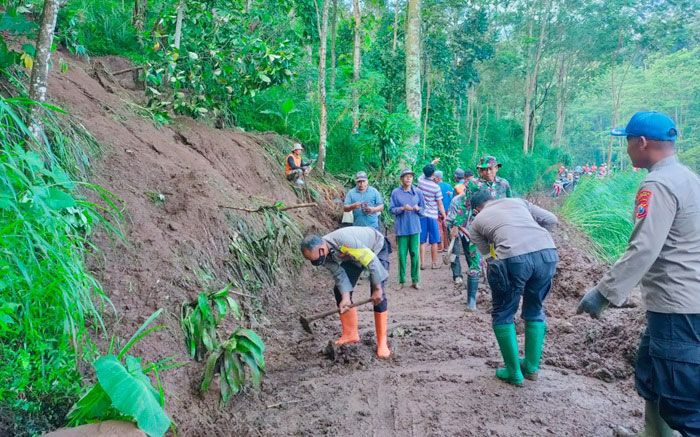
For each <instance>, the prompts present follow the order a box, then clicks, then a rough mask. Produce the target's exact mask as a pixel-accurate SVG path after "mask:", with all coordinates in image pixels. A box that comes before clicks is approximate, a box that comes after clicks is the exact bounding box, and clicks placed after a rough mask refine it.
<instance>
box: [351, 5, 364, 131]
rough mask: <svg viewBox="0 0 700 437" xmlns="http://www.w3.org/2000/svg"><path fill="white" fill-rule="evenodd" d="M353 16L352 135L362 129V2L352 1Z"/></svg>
mask: <svg viewBox="0 0 700 437" xmlns="http://www.w3.org/2000/svg"><path fill="white" fill-rule="evenodd" d="M352 15H353V17H354V19H355V38H354V41H353V50H352V133H353V134H356V133H357V129H358V128H359V127H360V90H359V82H360V65H361V62H362V58H361V53H360V48H361V47H360V45H361V41H362V17H361V15H360V0H352Z"/></svg>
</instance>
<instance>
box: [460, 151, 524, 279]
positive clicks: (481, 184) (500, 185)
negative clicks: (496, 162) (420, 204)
mask: <svg viewBox="0 0 700 437" xmlns="http://www.w3.org/2000/svg"><path fill="white" fill-rule="evenodd" d="M483 160H484V158H482V161H483ZM482 189H488V190H489V191H490V192H491V195H492V196H493V198H494V199H503V198H505V197H513V195H512V192H511V189H510V184H509V183H508V181H507V180H505V179H503V178H500V177H498V176H496V179H495V180H494V181H493V182H488V181H486V180H484V179H481V178H479V179H471V180H470V181H469V182H468V184H467V189H466V190H465V192H464V194H463V195H460V196H457V197H455V198H454V199H453V200H452V203H451V204H450V213H448V214H447V222H448V226H449V227H452V226H454V225H457V226H462V227H464V228H466V229H467V230H469V228H470V227H471V223H472V220H473V219H474V216H473V214H472V208H471V205H470V199H471V197H472V195H473V194H474V193H476V192H477V191H479V190H482ZM466 258H467V264H468V265H469V276H476V275H478V274H479V269H480V263H481V256H480V255H479V251H478V250H477V248H476V246H475V245H474V244H472V243H471V242H470V243H469V252H468V253H467V254H466ZM456 262H459V261H456Z"/></svg>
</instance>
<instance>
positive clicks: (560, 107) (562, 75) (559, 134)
mask: <svg viewBox="0 0 700 437" xmlns="http://www.w3.org/2000/svg"><path fill="white" fill-rule="evenodd" d="M558 61H559V62H558V63H559V69H558V70H557V119H556V127H555V129H554V139H553V141H552V143H553V144H552V145H553V146H554V147H561V145H562V138H563V137H564V122H565V119H566V94H567V93H566V87H567V73H568V71H567V70H568V69H567V65H566V56H565V55H564V54H563V53H561V54H560V55H559V60H558Z"/></svg>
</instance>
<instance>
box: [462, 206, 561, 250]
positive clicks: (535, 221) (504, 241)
mask: <svg viewBox="0 0 700 437" xmlns="http://www.w3.org/2000/svg"><path fill="white" fill-rule="evenodd" d="M557 223H559V220H557V216H555V215H554V214H552V213H551V212H549V211H547V210H546V209H543V208H540V207H538V206H535V205H533V204H532V203H530V202H528V201H527V200H524V199H514V198H505V199H498V200H491V201H489V202H487V203H486V204H485V205H484V207H483V208H482V209H481V212H479V214H477V215H476V217H475V218H474V221H473V222H472V226H471V231H470V233H471V237H472V243H474V244H476V246H477V247H478V248H479V252H481V253H482V254H484V255H487V254H488V253H489V245H490V244H493V245H494V248H495V250H496V256H498V258H499V259H506V258H510V257H513V256H518V255H524V254H526V253H530V252H537V251H538V250H543V249H554V248H556V246H555V245H554V240H552V236H551V235H550V234H549V232H548V231H547V229H550V228H552V227H554V226H555V225H556V224H557ZM545 228H547V229H545Z"/></svg>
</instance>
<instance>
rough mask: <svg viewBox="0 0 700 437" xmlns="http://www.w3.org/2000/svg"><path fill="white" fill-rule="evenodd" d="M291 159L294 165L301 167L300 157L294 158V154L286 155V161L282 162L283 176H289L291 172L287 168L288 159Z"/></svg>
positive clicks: (288, 167)
mask: <svg viewBox="0 0 700 437" xmlns="http://www.w3.org/2000/svg"><path fill="white" fill-rule="evenodd" d="M290 156H291V157H292V159H293V160H294V165H296V166H297V168H298V167H301V156H296V155H295V154H294V153H290V154H289V155H287V159H285V160H284V174H285V175H289V173H291V172H292V167H290V166H289V157H290Z"/></svg>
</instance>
